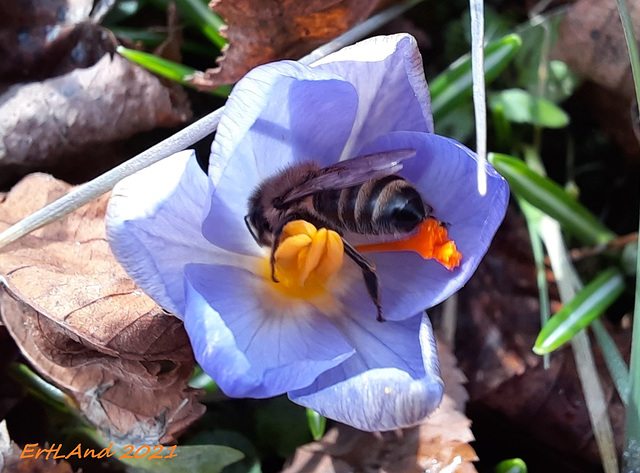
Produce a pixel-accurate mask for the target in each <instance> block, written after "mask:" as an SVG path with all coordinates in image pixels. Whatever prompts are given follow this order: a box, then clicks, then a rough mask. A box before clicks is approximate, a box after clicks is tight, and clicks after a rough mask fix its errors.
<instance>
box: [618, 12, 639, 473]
mask: <svg viewBox="0 0 640 473" xmlns="http://www.w3.org/2000/svg"><path fill="white" fill-rule="evenodd" d="M617 2H618V12H619V13H620V21H621V22H622V28H623V30H624V37H625V40H626V42H627V50H628V52H629V62H631V71H632V73H633V83H634V85H635V91H636V105H637V106H638V116H640V54H639V53H638V43H637V42H636V39H635V36H634V33H633V22H632V21H631V16H630V15H629V9H628V8H627V2H626V1H625V0H617ZM638 250H640V241H639V242H638ZM639 271H640V257H638V258H636V294H635V307H634V317H633V334H632V339H631V363H630V365H631V366H630V368H629V373H630V380H631V392H630V395H629V405H628V408H627V447H626V450H625V453H624V457H625V471H629V472H631V471H637V470H638V468H640V376H638V372H639V370H640V272H639Z"/></svg>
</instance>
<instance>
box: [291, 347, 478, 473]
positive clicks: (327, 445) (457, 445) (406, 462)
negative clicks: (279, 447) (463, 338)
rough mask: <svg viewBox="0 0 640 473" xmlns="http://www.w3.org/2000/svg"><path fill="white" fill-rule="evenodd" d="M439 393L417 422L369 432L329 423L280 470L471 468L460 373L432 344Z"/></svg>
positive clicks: (433, 471) (384, 472) (469, 471)
mask: <svg viewBox="0 0 640 473" xmlns="http://www.w3.org/2000/svg"><path fill="white" fill-rule="evenodd" d="M438 354H439V356H440V368H441V371H442V377H443V379H444V382H445V395H444V399H443V401H442V404H441V405H440V407H439V408H438V409H437V410H436V411H435V412H434V413H433V414H431V415H430V416H429V417H428V418H427V419H426V420H425V421H424V422H423V423H422V424H421V425H419V426H417V427H413V428H410V429H403V430H398V431H397V432H386V433H383V434H372V433H368V432H362V431H359V430H356V429H353V428H351V427H347V426H346V425H339V426H337V427H334V428H332V429H331V430H329V432H327V434H326V435H325V436H324V437H323V438H322V440H320V441H318V442H313V443H310V444H308V445H304V446H302V447H300V448H298V449H297V451H296V453H295V455H294V457H293V458H292V459H291V461H290V463H289V465H288V466H287V467H286V468H285V469H284V470H283V473H347V472H353V471H358V472H361V473H412V472H415V473H418V472H420V473H423V472H428V473H437V472H440V471H445V468H447V467H449V468H452V465H454V466H457V467H456V468H455V469H449V470H446V471H456V472H458V473H473V472H475V471H476V469H475V467H474V466H473V464H472V462H473V461H475V460H477V457H476V454H475V451H474V450H473V448H472V447H471V446H470V445H469V442H471V441H472V440H473V434H472V433H471V430H470V428H469V427H470V425H471V421H469V419H467V417H466V416H465V415H464V413H463V412H462V411H463V410H464V406H465V403H466V400H467V397H468V396H467V393H466V391H465V389H464V387H463V386H462V384H463V383H464V382H465V377H464V375H463V374H462V372H461V371H460V370H459V369H458V368H457V367H456V360H455V357H454V356H453V354H452V353H451V351H450V350H449V348H448V347H447V346H446V345H444V344H442V343H438Z"/></svg>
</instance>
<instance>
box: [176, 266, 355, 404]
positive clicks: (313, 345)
mask: <svg viewBox="0 0 640 473" xmlns="http://www.w3.org/2000/svg"><path fill="white" fill-rule="evenodd" d="M186 272H187V279H188V283H187V313H186V316H185V328H186V329H187V333H188V334H189V338H190V340H191V343H192V345H193V351H194V353H195V355H196V359H197V360H198V363H200V365H201V366H202V368H203V369H204V370H205V371H206V372H207V373H209V374H210V375H211V377H212V378H213V379H214V380H215V381H216V383H218V385H219V386H220V388H221V389H222V390H223V391H224V392H225V393H226V394H227V395H229V396H233V397H256V398H263V397H270V396H275V395H278V394H282V393H284V392H287V391H290V390H293V389H299V388H301V387H304V386H308V385H309V384H310V383H311V382H313V380H314V379H316V377H317V376H318V375H319V374H320V373H322V372H324V371H326V370H327V369H330V368H332V367H334V366H336V365H338V364H340V363H341V362H343V361H344V360H346V359H347V358H349V357H350V356H351V355H352V354H353V349H352V348H351V346H350V345H349V344H348V343H347V342H346V340H345V339H344V337H343V336H342V335H341V334H340V332H339V331H338V329H337V328H336V327H335V326H333V325H332V324H331V322H330V321H329V320H328V319H327V318H326V317H324V316H322V315H320V314H319V313H318V312H317V311H315V310H314V309H311V310H309V311H308V312H307V313H304V314H300V313H296V314H291V313H289V314H287V313H282V312H281V311H279V310H278V309H277V308H276V307H273V306H272V305H270V304H269V303H267V302H266V301H265V300H264V298H263V297H261V294H260V290H259V287H260V285H262V284H264V281H262V280H260V278H258V277H257V276H255V275H253V274H252V273H250V272H248V271H245V270H242V269H239V268H234V267H230V266H205V265H189V266H188V267H187V270H186Z"/></svg>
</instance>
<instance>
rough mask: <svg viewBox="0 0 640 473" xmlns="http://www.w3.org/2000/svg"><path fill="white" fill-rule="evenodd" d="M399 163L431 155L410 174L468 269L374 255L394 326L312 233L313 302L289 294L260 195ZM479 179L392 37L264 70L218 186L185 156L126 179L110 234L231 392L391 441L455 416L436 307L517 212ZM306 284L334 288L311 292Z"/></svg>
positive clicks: (239, 95) (329, 237) (247, 84)
mask: <svg viewBox="0 0 640 473" xmlns="http://www.w3.org/2000/svg"><path fill="white" fill-rule="evenodd" d="M400 149H412V150H416V155H415V157H412V158H410V159H406V160H404V161H403V162H402V164H403V168H402V170H401V171H400V172H399V174H401V175H402V176H403V177H404V178H405V179H407V180H408V181H410V182H411V183H412V184H413V185H414V186H415V187H416V189H418V191H419V192H420V193H421V195H422V197H423V198H424V201H425V202H426V203H427V204H428V205H429V206H431V207H432V208H433V211H432V214H433V216H434V217H436V218H437V219H438V220H439V221H441V222H446V229H447V232H448V237H449V238H450V239H451V240H452V241H453V242H455V245H456V247H457V250H458V251H459V253H460V254H461V255H462V258H461V261H460V265H459V266H458V267H453V269H448V268H446V267H445V266H444V265H443V264H440V263H439V262H438V261H436V260H434V259H424V258H423V257H422V256H420V255H419V254H417V253H415V252H412V251H377V252H368V253H365V256H366V258H367V259H369V260H370V261H371V262H373V263H374V264H375V267H376V274H377V275H378V278H379V280H380V287H381V304H382V307H383V310H384V317H385V318H386V322H378V321H376V312H375V307H374V306H373V304H372V301H371V298H370V297H369V295H368V294H367V291H366V288H365V284H364V282H363V279H362V275H361V273H360V272H359V270H358V269H357V268H356V267H355V265H354V264H353V262H352V261H351V260H350V259H348V258H344V259H343V258H342V257H341V255H342V253H341V252H342V247H341V243H340V238H339V237H338V238H336V234H334V233H331V232H327V231H326V230H324V229H317V228H315V227H313V226H311V225H307V224H306V223H305V222H296V223H295V225H293V226H291V227H288V228H287V229H286V231H285V235H284V240H283V243H282V247H283V248H284V249H282V250H281V251H280V253H279V254H278V255H277V265H278V271H281V273H280V274H281V275H282V274H285V275H288V276H291V275H293V276H292V280H295V281H297V282H296V283H295V284H299V286H298V289H296V288H295V287H294V290H292V291H287V290H285V289H286V288H285V286H284V285H282V284H285V283H283V282H282V281H281V282H280V283H276V282H274V281H273V280H272V278H271V273H270V271H269V255H270V252H271V248H265V247H262V246H260V245H259V244H258V243H256V241H255V240H254V238H253V237H252V235H251V233H250V232H249V231H248V229H247V227H246V226H245V221H244V217H245V215H246V214H247V212H248V209H247V206H248V201H249V199H250V197H251V194H252V193H253V191H254V190H255V189H256V187H257V186H259V185H260V184H261V183H262V182H263V181H264V180H265V179H266V178H269V177H271V176H273V175H274V174H276V173H278V172H280V171H281V170H282V169H284V168H286V167H288V166H291V165H295V164H299V163H302V162H306V161H310V160H313V161H315V162H316V163H317V164H318V165H319V166H320V167H325V166H328V165H331V164H333V163H336V162H337V161H339V160H345V159H350V158H353V157H355V156H362V155H365V154H368V153H377V152H383V151H391V150H400ZM476 167H477V157H476V155H475V154H474V153H473V152H472V151H470V150H469V149H467V148H466V147H464V146H463V145H461V144H459V143H457V142H455V141H453V140H451V139H448V138H444V137H441V136H437V135H435V134H434V133H433V121H432V117H431V112H430V108H429V93H428V89H427V84H426V81H425V78H424V73H423V66H422V61H421V57H420V54H419V52H418V49H417V46H416V42H415V40H414V39H413V38H412V37H411V36H409V35H406V34H402V35H395V36H387V37H377V38H373V39H369V40H366V41H363V42H361V43H358V44H356V45H354V46H351V47H348V48H345V49H343V50H341V51H338V52H337V53H335V54H331V55H330V56H327V57H326V58H324V59H322V60H320V61H318V62H316V63H315V64H313V65H312V66H311V67H308V66H304V65H301V64H299V63H297V62H293V61H281V62H276V63H272V64H267V65H264V66H261V67H257V68H256V69H254V70H252V71H251V72H249V73H248V74H247V76H246V77H244V78H243V79H242V80H241V81H240V82H238V84H237V85H236V86H235V88H234V89H233V92H232V94H231V96H230V97H229V100H228V102H227V105H226V107H225V110H224V115H223V117H222V119H221V121H220V124H219V126H218V130H217V135H216V137H215V141H214V142H213V145H212V149H211V157H210V164H209V169H208V175H207V174H205V173H204V172H203V171H201V169H200V168H199V166H198V164H197V162H196V159H195V156H194V153H193V152H192V151H183V152H181V153H178V154H176V155H174V156H171V157H169V158H167V159H166V160H164V161H162V162H159V163H157V164H155V165H153V166H151V167H150V168H148V169H146V170H144V171H142V172H140V173H138V174H136V175H134V176H132V177H130V178H128V179H126V180H124V181H123V182H121V183H120V184H119V185H118V186H117V188H116V189H115V190H114V193H113V196H112V198H111V203H110V206H109V211H108V217H107V230H108V236H109V240H110V243H111V247H112V249H113V252H114V253H115V255H116V257H117V258H118V259H119V261H120V262H121V263H122V264H123V265H124V267H125V268H126V269H127V271H128V272H129V274H130V275H131V276H132V277H133V278H134V279H135V281H136V282H137V283H138V284H139V286H140V287H141V288H142V289H143V290H144V291H145V292H147V293H148V294H149V295H150V296H151V297H153V298H154V299H155V300H156V301H157V302H158V303H159V304H160V305H161V306H162V307H164V308H165V309H166V310H168V311H170V312H172V313H174V314H175V315H176V316H178V317H180V318H181V319H182V320H183V321H184V325H185V328H186V330H187V333H188V334H189V337H190V340H191V343H192V345H193V350H194V353H195V356H196V359H197V361H198V362H199V363H200V365H201V366H202V368H203V369H204V370H205V371H206V372H207V373H209V374H210V375H211V376H212V378H213V379H214V380H215V381H216V382H217V384H218V385H219V387H220V388H221V389H222V390H223V391H224V392H225V393H226V394H227V395H229V396H233V397H253V398H265V397H270V396H275V395H279V394H283V393H287V394H288V396H289V397H290V399H292V400H293V401H294V402H296V403H299V404H301V405H303V406H307V407H310V408H312V409H314V410H316V411H318V412H319V413H321V414H323V415H325V416H327V417H329V418H331V419H336V420H338V421H341V422H344V423H347V424H350V425H352V426H355V427H357V428H359V429H363V430H369V431H382V430H390V429H395V428H398V427H403V426H409V425H413V424H416V423H417V422H419V421H420V420H421V419H423V418H424V417H425V416H427V415H428V414H429V413H431V412H432V411H433V410H434V409H435V408H436V407H437V406H438V404H439V403H440V401H441V398H442V395H443V383H442V380H441V378H440V372H439V366H438V358H437V353H436V347H435V340H434V335H433V333H432V329H431V325H430V323H429V319H428V317H427V315H426V313H425V309H427V308H429V307H431V306H433V305H435V304H437V303H439V302H441V301H443V300H444V299H446V298H447V297H449V296H450V295H451V294H453V293H454V292H455V291H457V290H458V289H459V288H460V287H461V286H462V285H463V284H464V283H465V282H466V281H467V280H468V279H469V277H470V276H471V274H472V273H473V272H474V271H475V269H476V267H477V266H478V264H479V262H480V259H481V258H482V256H483V255H484V253H485V252H486V251H487V248H488V246H489V243H490V241H491V239H492V237H493V235H494V233H495V231H496V229H497V227H498V225H499V224H500V222H501V220H502V218H503V216H504V212H505V208H506V204H507V200H508V188H507V185H506V183H505V181H504V180H503V179H502V177H501V176H500V175H498V174H497V173H496V172H495V170H494V169H493V168H491V167H490V166H489V165H487V167H486V169H485V172H486V174H487V180H488V190H487V193H486V195H480V194H479V193H478V191H477V186H476ZM287 232H289V233H287ZM288 238H294V239H293V240H289V239H288ZM305 242H306V243H305ZM314 242H315V243H314ZM318 242H320V243H318ZM363 248H364V249H367V248H368V247H366V246H365V247H363ZM368 249H371V248H370V247H369V248H368ZM305 251H306V253H305ZM311 253H313V254H314V255H315V256H314V258H316V259H314V260H313V263H309V261H311V260H310V259H309V258H311V256H309V255H310V254H311ZM296 262H297V263H296ZM296 264H297V265H298V266H296ZM454 266H455V265H454ZM303 272H304V274H302V273H303ZM288 276H287V277H288ZM281 279H282V278H281ZM307 281H315V282H311V283H309V284H312V285H313V284H315V286H313V288H314V289H317V290H313V291H306V290H304V289H305V288H306V287H307V286H306V284H307ZM318 281H320V282H318ZM279 284H281V286H278V285H279Z"/></svg>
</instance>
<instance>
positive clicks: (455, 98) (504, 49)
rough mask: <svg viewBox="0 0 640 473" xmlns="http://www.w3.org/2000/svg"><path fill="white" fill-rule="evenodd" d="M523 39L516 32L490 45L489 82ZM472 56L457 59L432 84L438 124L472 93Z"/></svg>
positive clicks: (486, 51) (486, 56)
mask: <svg viewBox="0 0 640 473" xmlns="http://www.w3.org/2000/svg"><path fill="white" fill-rule="evenodd" d="M521 45H522V41H521V40H520V37H519V36H518V35H516V34H511V35H508V36H505V37H504V38H501V39H499V40H498V41H494V42H493V43H490V44H488V45H487V46H486V47H485V49H484V71H485V79H486V81H487V83H489V82H491V81H492V80H494V79H495V78H496V77H498V75H499V74H500V73H501V72H502V71H503V70H504V68H505V67H507V65H508V64H509V63H510V62H511V60H512V59H513V57H514V56H515V55H516V53H517V52H518V49H520V46H521ZM472 84H473V79H472V74H471V56H470V55H469V54H466V55H464V56H462V57H461V58H459V59H458V60H457V61H455V62H454V63H453V64H451V66H449V68H448V69H447V70H446V71H444V72H443V73H442V74H440V75H439V76H437V77H436V78H435V79H433V80H432V81H431V83H430V85H429V89H430V91H431V111H432V112H433V117H434V120H435V121H436V123H437V122H438V120H439V119H440V118H441V117H442V116H443V115H446V114H447V113H448V112H450V111H451V110H453V109H455V108H456V107H457V106H458V105H460V104H461V103H464V102H465V101H466V100H468V99H469V97H471V95H472Z"/></svg>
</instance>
